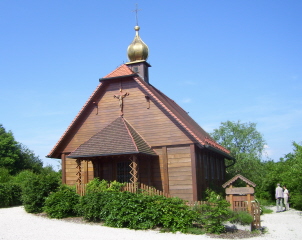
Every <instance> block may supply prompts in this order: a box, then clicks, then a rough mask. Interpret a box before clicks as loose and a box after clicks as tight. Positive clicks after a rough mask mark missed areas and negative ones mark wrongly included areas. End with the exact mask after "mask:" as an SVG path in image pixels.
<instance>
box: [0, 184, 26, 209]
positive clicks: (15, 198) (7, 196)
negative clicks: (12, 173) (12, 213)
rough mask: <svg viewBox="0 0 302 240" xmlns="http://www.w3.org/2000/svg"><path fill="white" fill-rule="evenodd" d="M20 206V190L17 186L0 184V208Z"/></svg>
mask: <svg viewBox="0 0 302 240" xmlns="http://www.w3.org/2000/svg"><path fill="white" fill-rule="evenodd" d="M17 205H21V188H20V186H19V185H17V184H15V183H12V182H6V183H0V208H3V207H11V206H17Z"/></svg>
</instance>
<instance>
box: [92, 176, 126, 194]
mask: <svg viewBox="0 0 302 240" xmlns="http://www.w3.org/2000/svg"><path fill="white" fill-rule="evenodd" d="M123 186H125V184H124V183H119V182H117V181H113V182H111V183H110V184H109V182H108V181H106V180H104V179H103V180H101V181H100V180H99V179H98V178H94V179H93V180H91V181H90V182H89V183H88V184H87V186H86V193H91V192H105V191H110V192H119V191H120V190H121V188H122V187H123Z"/></svg>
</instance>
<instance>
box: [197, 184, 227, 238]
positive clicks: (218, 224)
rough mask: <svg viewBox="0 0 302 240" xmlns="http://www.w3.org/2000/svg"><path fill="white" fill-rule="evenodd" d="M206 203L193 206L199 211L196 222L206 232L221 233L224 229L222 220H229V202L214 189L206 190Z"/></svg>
mask: <svg viewBox="0 0 302 240" xmlns="http://www.w3.org/2000/svg"><path fill="white" fill-rule="evenodd" d="M206 193H207V198H206V200H207V202H208V203H207V204H202V205H200V206H196V207H195V211H196V212H199V213H200V215H199V218H198V219H197V222H198V223H200V224H201V225H202V226H203V228H204V229H205V230H206V232H209V233H222V232H224V231H225V227H224V225H223V222H226V221H229V220H230V219H231V218H232V214H231V212H230V210H229V206H230V204H229V203H228V202H227V201H226V200H225V199H223V198H222V197H221V196H220V195H218V194H216V193H215V192H214V191H211V190H209V189H208V190H207V191H206Z"/></svg>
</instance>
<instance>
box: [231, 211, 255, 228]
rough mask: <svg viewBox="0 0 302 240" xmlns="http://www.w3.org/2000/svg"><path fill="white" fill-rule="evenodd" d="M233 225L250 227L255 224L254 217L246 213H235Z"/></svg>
mask: <svg viewBox="0 0 302 240" xmlns="http://www.w3.org/2000/svg"><path fill="white" fill-rule="evenodd" d="M230 222H231V223H239V224H241V225H250V224H251V223H252V222H253V217H252V215H251V214H249V213H248V212H245V211H235V212H233V216H232V220H230Z"/></svg>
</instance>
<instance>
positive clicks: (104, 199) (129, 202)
mask: <svg viewBox="0 0 302 240" xmlns="http://www.w3.org/2000/svg"><path fill="white" fill-rule="evenodd" d="M78 212H79V213H80V214H81V215H82V216H83V217H84V218H85V219H86V220H89V221H104V222H105V225H107V226H110V227H119V228H120V227H127V228H131V229H150V228H154V227H155V226H160V227H164V228H167V229H169V230H170V231H172V232H176V231H181V232H186V231H187V229H188V228H189V227H191V226H192V222H193V220H194V219H195V218H196V215H195V212H194V211H191V210H190V209H189V208H188V207H187V206H186V205H185V204H184V202H183V200H181V199H177V198H165V197H162V196H148V195H144V194H133V193H129V192H110V191H105V192H90V193H88V194H86V195H85V196H83V197H81V199H80V204H79V205H78Z"/></svg>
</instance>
